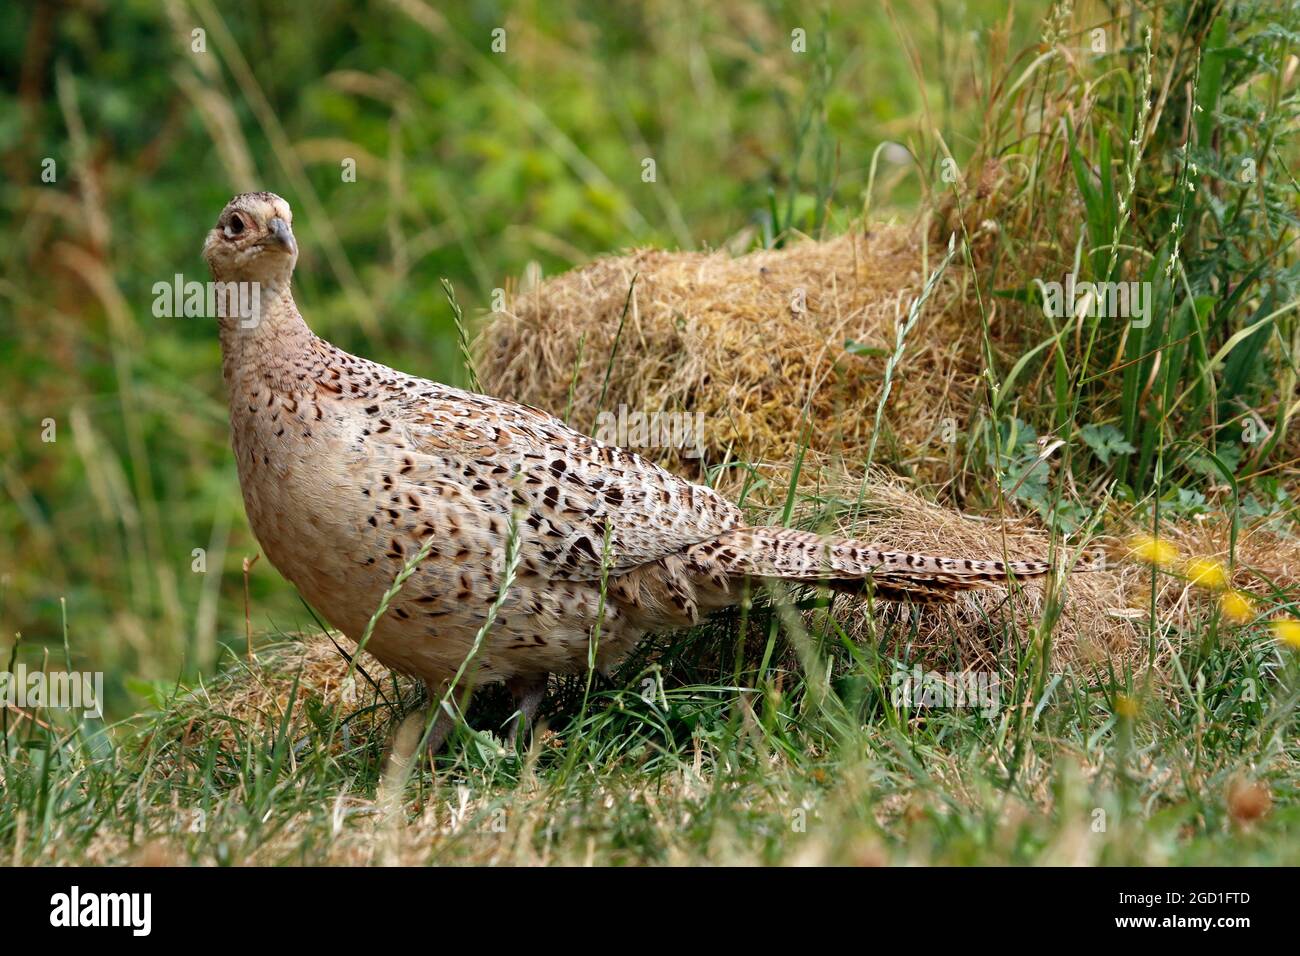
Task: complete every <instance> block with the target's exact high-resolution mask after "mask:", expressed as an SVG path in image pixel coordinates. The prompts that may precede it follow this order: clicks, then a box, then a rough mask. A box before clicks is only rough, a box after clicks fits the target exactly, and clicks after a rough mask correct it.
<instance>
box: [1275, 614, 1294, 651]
mask: <svg viewBox="0 0 1300 956" xmlns="http://www.w3.org/2000/svg"><path fill="white" fill-rule="evenodd" d="M1273 636H1274V637H1276V638H1277V639H1278V640H1279V641H1281V642H1282V643H1283V644H1285V645H1286V646H1287V647H1289V648H1291V649H1292V650H1293V651H1300V621H1292V620H1282V621H1274V622H1273Z"/></svg>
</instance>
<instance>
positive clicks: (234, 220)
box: [226, 213, 244, 236]
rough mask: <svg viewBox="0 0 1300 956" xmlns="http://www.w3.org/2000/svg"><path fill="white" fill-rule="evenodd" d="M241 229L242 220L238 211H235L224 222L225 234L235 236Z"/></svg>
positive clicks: (242, 226) (242, 229) (242, 228)
mask: <svg viewBox="0 0 1300 956" xmlns="http://www.w3.org/2000/svg"><path fill="white" fill-rule="evenodd" d="M243 231H244V220H243V218H242V217H241V216H240V215H239V214H238V213H235V214H234V215H232V216H231V217H230V221H229V222H227V223H226V235H227V236H237V235H239V234H240V233H242V232H243Z"/></svg>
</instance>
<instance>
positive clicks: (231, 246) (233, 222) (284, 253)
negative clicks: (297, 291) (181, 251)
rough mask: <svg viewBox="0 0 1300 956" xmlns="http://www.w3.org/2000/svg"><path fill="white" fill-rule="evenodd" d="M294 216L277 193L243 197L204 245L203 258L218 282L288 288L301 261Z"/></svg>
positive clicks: (223, 212)
mask: <svg viewBox="0 0 1300 956" xmlns="http://www.w3.org/2000/svg"><path fill="white" fill-rule="evenodd" d="M292 227H293V211H292V210H291V209H290V208H289V204H288V203H287V202H285V201H284V200H283V199H281V198H280V197H279V196H277V195H275V194H274V193H243V194H242V195H239V196H236V197H235V198H234V199H232V200H230V202H228V203H227V204H226V208H225V209H223V210H221V215H220V216H219V217H218V218H217V224H216V225H215V226H213V227H212V230H211V231H210V232H209V233H208V236H207V239H206V240H205V241H204V243H203V258H204V259H206V260H207V262H208V267H209V268H210V269H211V270H212V277H213V278H214V279H216V280H217V281H218V282H257V283H260V284H261V285H262V286H266V287H269V289H270V290H272V291H276V290H281V289H287V288H288V287H289V279H290V277H291V276H292V275H293V267H294V264H295V263H296V262H297V261H298V242H297V240H296V239H294V237H293V228H292Z"/></svg>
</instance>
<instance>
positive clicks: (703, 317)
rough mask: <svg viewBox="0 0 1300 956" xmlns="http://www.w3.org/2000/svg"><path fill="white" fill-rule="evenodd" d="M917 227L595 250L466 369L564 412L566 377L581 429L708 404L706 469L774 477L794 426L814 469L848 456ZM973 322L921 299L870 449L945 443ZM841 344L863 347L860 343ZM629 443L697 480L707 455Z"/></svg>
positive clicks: (973, 338)
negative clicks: (623, 409) (607, 415)
mask: <svg viewBox="0 0 1300 956" xmlns="http://www.w3.org/2000/svg"><path fill="white" fill-rule="evenodd" d="M922 237H923V233H922V232H921V231H920V230H918V229H913V228H904V227H901V226H878V227H872V229H871V230H869V231H866V232H862V231H853V232H850V233H849V234H846V235H843V236H840V237H838V238H835V239H831V240H828V241H826V242H817V241H814V240H804V241H802V242H797V243H795V244H793V245H791V246H790V247H788V248H785V249H774V250H765V251H759V252H753V253H749V254H747V255H743V256H739V257H732V256H731V255H729V254H728V253H726V252H721V251H719V252H710V253H703V252H661V251H653V250H640V251H636V252H632V253H629V254H627V255H625V256H617V257H615V256H611V257H606V258H602V259H598V260H596V261H595V262H593V263H591V264H590V265H587V266H584V267H583V268H580V269H576V270H574V271H572V272H568V273H565V274H564V275H560V276H556V277H554V278H551V279H548V280H546V281H544V282H542V283H540V284H537V285H534V286H533V287H532V288H530V289H527V290H524V291H522V292H521V293H520V294H518V295H517V296H516V297H515V298H514V300H513V302H512V303H511V309H510V311H508V312H505V313H501V314H499V315H497V316H495V317H494V320H493V321H492V322H490V323H489V324H488V325H487V327H486V328H485V329H484V330H483V332H482V334H481V335H480V337H479V340H478V342H477V343H476V345H477V348H476V351H477V366H478V373H479V376H480V379H481V380H482V383H483V387H484V389H485V390H486V391H488V392H489V393H491V394H497V395H506V396H510V397H511V398H513V399H515V400H518V401H523V402H527V403H529V404H532V405H536V406H538V407H541V408H545V409H547V410H550V411H553V412H555V413H556V414H563V413H564V411H565V409H566V408H569V407H570V397H569V390H570V387H571V384H572V386H573V396H572V402H571V410H570V412H569V416H568V418H569V423H570V424H571V425H573V426H574V427H575V428H578V429H580V430H591V429H592V428H593V427H594V425H595V423H596V418H597V414H598V413H599V412H600V411H602V410H604V411H614V410H616V409H617V408H618V406H619V405H620V404H622V405H626V406H627V408H628V409H629V410H632V411H640V412H644V413H653V412H657V411H677V410H685V411H688V412H690V413H697V412H698V413H702V414H703V423H704V436H703V437H704V447H705V455H704V458H703V464H704V465H705V466H708V465H715V464H718V463H720V462H722V461H724V460H730V461H736V460H739V461H744V462H748V463H751V464H753V465H756V466H758V467H759V468H760V469H761V470H762V472H763V473H764V474H765V475H768V476H769V477H778V478H779V476H783V475H784V474H785V473H786V472H787V471H788V469H789V468H790V465H791V463H792V462H793V461H794V460H795V459H796V458H797V456H798V450H799V446H800V442H801V436H802V435H803V434H804V430H805V428H808V429H810V433H809V448H810V455H811V463H813V464H819V463H827V462H831V461H834V460H838V459H844V460H846V461H848V462H850V463H854V464H857V463H860V462H861V461H862V460H863V459H864V458H865V456H866V451H867V446H868V444H869V442H870V438H871V425H872V421H873V417H874V415H875V409H876V404H877V402H878V400H879V397H880V391H881V385H882V382H883V373H884V365H885V355H886V354H888V353H890V352H892V351H893V349H894V344H895V326H896V323H897V322H898V321H899V319H900V318H902V317H903V316H905V315H906V312H907V308H908V305H909V304H910V302H911V300H912V299H913V298H914V297H915V296H916V294H917V292H918V290H919V288H920V286H921V284H922V281H923V272H924V269H925V267H926V261H925V260H926V254H927V251H926V249H925V247H924V243H923V238H922ZM933 252H934V250H933V249H931V250H930V259H931V262H930V263H929V265H930V266H931V267H932V266H933V259H934V258H935V256H934V255H933ZM634 276H635V277H636V285H635V289H634V290H633V294H632V300H631V305H630V308H629V309H628V314H627V318H626V322H625V324H624V328H623V331H622V335H621V337H619V331H618V330H619V324H620V316H621V314H622V311H623V307H624V303H625V301H626V300H627V294H628V288H629V286H630V285H631V283H632V279H633V277H634ZM949 284H950V285H952V284H954V283H949ZM954 295H955V292H954V290H953V289H952V288H950V289H948V290H947V291H946V292H945V293H944V294H943V295H940V294H938V293H936V296H935V298H936V300H939V302H940V303H942V302H943V301H947V300H951V299H952V298H953V296H954ZM975 331H976V330H975V329H973V328H972V327H971V326H970V325H969V323H965V322H963V321H961V320H960V319H959V318H958V317H957V313H956V312H954V311H952V310H947V309H944V308H942V306H941V304H940V306H939V307H936V308H929V309H927V310H926V311H925V313H924V314H923V316H922V319H921V322H920V324H919V325H918V326H917V328H916V329H915V331H914V333H913V335H912V340H911V341H910V342H908V345H907V352H906V355H905V358H904V361H903V364H902V366H901V370H900V373H899V374H898V375H897V376H896V378H895V381H894V383H893V391H892V393H891V395H890V400H889V404H888V408H887V409H886V417H885V429H886V432H887V437H886V438H885V439H884V440H883V441H882V442H881V448H882V449H884V448H888V447H890V446H891V445H893V446H896V448H898V449H902V452H901V453H902V456H903V457H917V458H925V457H927V455H930V454H933V453H934V450H935V449H937V448H940V447H941V446H940V443H939V434H940V431H941V429H942V423H943V421H944V419H946V418H954V419H956V420H957V421H959V422H961V421H963V420H964V418H965V415H966V410H967V409H968V408H969V406H970V403H971V396H972V395H973V393H974V387H975V375H976V372H977V370H978V368H979V362H978V356H977V354H976V352H977V349H978V335H977V334H974V333H975ZM616 338H618V344H617V354H616V355H615V361H614V362H613V364H612V368H610V356H611V354H613V353H614V352H615V339H616ZM847 342H855V343H859V344H860V345H862V346H864V347H866V348H867V349H870V350H871V351H869V352H866V353H862V354H854V353H852V352H850V351H848V350H846V348H845V345H846V343H847ZM607 368H608V369H610V375H609V384H608V391H607V394H606V395H605V401H604V405H603V406H600V400H601V395H602V391H603V390H604V389H605V384H604V383H605V374H606V369H607ZM575 372H576V381H575ZM598 406H599V407H598ZM640 450H641V451H642V452H643V453H644V454H646V455H647V457H651V458H656V459H657V460H659V461H660V462H662V463H664V464H667V465H669V466H670V467H674V468H676V469H677V470H679V471H684V472H686V473H693V474H694V475H695V476H696V477H698V476H699V474H700V464H701V463H700V462H699V461H696V460H693V459H691V458H687V457H684V456H682V455H681V454H680V453H679V452H678V451H676V450H672V449H654V448H650V449H640ZM738 480H739V479H738V478H737V477H732V476H724V477H723V479H722V481H721V484H722V485H723V486H724V487H728V486H734V484H735V483H736V482H737V481H738Z"/></svg>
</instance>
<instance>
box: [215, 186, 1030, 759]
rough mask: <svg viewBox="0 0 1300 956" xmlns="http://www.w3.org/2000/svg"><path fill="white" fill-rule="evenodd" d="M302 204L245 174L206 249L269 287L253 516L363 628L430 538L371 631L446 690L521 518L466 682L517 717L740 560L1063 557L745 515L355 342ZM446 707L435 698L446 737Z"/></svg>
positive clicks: (242, 431)
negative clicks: (332, 314) (344, 342)
mask: <svg viewBox="0 0 1300 956" xmlns="http://www.w3.org/2000/svg"><path fill="white" fill-rule="evenodd" d="M292 222H293V214H292V212H291V211H290V209H289V204H288V203H286V202H285V201H284V200H283V199H281V198H280V197H279V196H275V195H273V194H271V193H265V192H260V193H245V194H244V195H241V196H236V197H235V198H234V199H232V200H231V201H230V203H229V204H228V205H227V206H226V208H225V209H224V210H222V213H221V216H220V218H219V219H218V220H217V224H216V226H215V228H213V229H212V231H211V232H209V233H208V236H207V240H206V242H205V243H204V247H203V254H204V258H205V259H206V260H207V262H208V265H209V266H210V268H211V270H212V275H213V278H214V279H216V280H217V281H218V282H221V283H231V282H237V283H249V284H255V285H253V286H252V288H255V289H256V290H257V292H258V295H257V296H256V298H254V299H253V301H255V302H257V303H258V304H259V306H260V308H259V310H258V313H257V314H256V315H252V316H244V317H241V316H238V315H233V314H232V315H229V316H227V317H222V318H220V332H221V352H222V373H223V377H224V379H225V383H226V388H227V390H228V392H229V396H230V424H231V431H232V434H233V446H234V452H235V456H236V459H237V460H238V469H239V482H240V486H241V488H242V490H243V496H244V505H245V508H246V509H247V512H248V520H249V523H250V525H251V526H252V529H253V532H254V534H255V535H256V536H257V539H258V541H259V542H260V543H261V545H262V548H263V549H264V550H265V552H266V555H267V557H268V558H269V559H270V561H271V563H272V564H274V565H275V567H276V568H277V569H279V571H280V572H281V573H282V574H283V575H284V576H285V577H286V578H288V579H289V580H290V581H292V582H293V583H294V584H295V585H296V586H297V588H298V590H299V591H300V592H301V593H302V595H303V596H304V597H305V598H306V599H307V600H308V601H309V602H310V603H311V604H312V605H313V606H315V607H316V608H317V609H318V610H319V611H320V612H321V614H323V615H324V617H325V618H326V619H327V620H328V621H329V622H330V623H331V624H332V625H334V626H335V627H337V628H338V629H339V630H341V631H342V632H343V633H344V634H346V635H347V636H348V637H349V638H350V639H351V640H353V641H358V640H359V639H360V638H361V637H362V635H363V633H364V631H365V628H366V625H367V622H368V621H369V619H370V617H371V615H372V614H373V613H374V611H375V609H376V607H377V606H378V604H379V602H380V600H381V597H382V595H383V594H384V593H385V591H387V590H388V589H389V588H390V587H391V585H392V584H393V580H394V576H395V575H396V574H397V572H398V571H399V570H400V569H401V568H402V567H403V565H404V564H405V563H406V562H408V561H409V560H410V559H411V558H412V557H413V556H414V555H416V554H417V552H418V551H419V550H420V548H421V547H422V545H425V544H427V543H429V539H430V538H432V539H433V540H432V546H431V548H430V550H429V551H428V553H427V556H426V557H425V558H424V559H423V560H422V561H421V562H420V563H419V565H418V567H417V568H416V570H415V571H414V573H413V574H412V576H411V577H410V578H409V579H408V580H407V581H406V582H405V584H404V586H403V587H402V588H401V590H400V591H399V593H398V594H397V596H396V598H395V599H394V600H393V601H392V603H391V604H390V606H389V608H388V611H387V613H385V614H384V615H383V617H382V618H381V619H380V620H379V622H378V624H377V625H376V627H375V629H374V631H373V633H372V636H371V638H370V640H369V643H368V645H367V650H369V651H370V652H371V653H373V654H374V656H375V657H377V658H378V659H379V660H380V661H382V662H383V663H384V664H386V665H388V666H389V667H392V668H395V669H397V670H400V671H403V672H406V673H409V674H412V675H415V676H418V677H419V678H422V679H423V680H424V681H425V682H426V684H427V685H428V686H429V688H430V692H431V693H433V694H441V692H442V690H443V688H444V687H445V686H446V685H447V682H448V681H450V680H451V678H452V677H453V675H454V674H455V673H456V672H457V670H458V668H460V667H461V665H462V663H463V662H464V661H465V659H466V657H467V655H469V653H470V650H471V647H472V645H473V643H474V639H475V636H476V635H477V634H478V632H479V630H480V628H482V626H483V624H484V622H485V620H486V617H487V614H488V609H489V607H490V606H491V605H492V604H493V603H494V602H496V601H498V599H499V596H500V594H501V591H502V587H503V583H505V580H506V578H507V570H508V569H507V567H506V564H507V547H508V542H509V540H510V538H511V534H512V528H513V533H514V534H515V536H516V537H515V540H516V542H517V544H516V549H515V562H514V571H515V574H514V579H513V581H512V583H510V585H509V587H508V588H506V589H505V594H504V597H503V598H502V599H501V603H500V608H499V615H498V617H497V619H496V620H495V622H494V623H493V624H492V626H491V629H490V631H489V632H488V635H487V637H486V639H485V641H484V642H483V644H482V646H481V648H480V649H479V652H478V653H477V654H476V655H475V656H474V658H473V660H472V661H471V662H470V666H469V668H468V669H467V670H466V672H465V680H466V681H467V682H468V684H469V686H475V685H477V684H482V683H488V682H495V681H504V682H505V683H506V684H507V686H508V687H509V689H510V691H511V692H512V693H513V694H514V696H515V700H516V703H517V705H518V710H519V714H520V716H521V718H522V720H523V721H524V722H525V724H531V722H532V719H533V717H534V715H535V713H536V711H537V708H538V706H539V704H540V703H541V701H542V697H543V695H544V693H545V690H546V683H547V677H548V675H549V674H551V673H565V672H568V673H573V672H581V671H585V670H586V668H587V666H588V646H589V641H590V640H591V638H592V635H593V632H595V631H596V628H597V625H598V622H599V631H598V636H597V639H596V645H597V646H596V654H595V661H596V664H597V666H598V667H600V668H602V669H605V668H608V667H609V666H611V665H612V664H614V663H616V662H617V661H618V660H619V659H620V658H622V657H623V656H624V655H626V654H627V653H628V651H629V650H631V649H632V648H633V647H634V646H635V645H636V644H637V642H639V641H640V640H641V639H642V638H643V637H644V636H645V635H646V634H647V633H649V632H652V631H657V630H664V629H671V628H676V627H682V626H686V625H690V624H693V623H695V622H696V621H697V620H699V618H700V617H701V615H704V614H707V613H709V612H710V611H713V610H716V609H718V608H721V607H724V606H726V605H728V604H732V603H734V602H736V601H737V600H738V599H739V594H740V588H739V584H740V582H741V581H742V580H743V579H744V578H745V577H747V576H752V577H759V578H775V579H782V580H786V581H795V582H826V583H828V584H830V585H833V586H837V587H858V588H861V587H862V586H863V584H864V582H865V581H866V580H867V579H870V580H871V581H872V582H873V583H874V587H875V590H876V593H877V594H879V595H881V596H885V597H891V598H906V597H908V596H918V597H921V598H929V599H935V598H939V599H942V598H945V597H948V596H951V595H952V594H955V593H956V592H959V591H963V590H966V589H970V588H980V587H987V586H990V585H993V584H997V583H1004V582H1006V581H1007V579H1008V578H1009V577H1012V576H1014V577H1016V578H1028V577H1037V576H1042V575H1045V574H1047V573H1048V572H1049V571H1050V570H1051V568H1050V565H1048V564H1047V563H1045V562H1042V561H1013V562H1009V563H1003V562H1001V561H975V560H967V559H962V558H946V557H930V556H926V555H919V554H908V553H904V552H898V551H888V550H882V549H880V548H878V547H876V546H873V545H870V544H866V543H864V542H861V541H854V540H849V539H842V538H826V537H821V536H818V535H815V534H810V533H807V532H803V531H796V530H792V529H789V528H769V527H751V526H748V525H746V524H745V520H744V517H743V516H742V514H741V512H740V509H738V508H737V507H736V506H735V505H733V504H732V503H730V502H729V501H727V500H725V499H724V498H722V497H721V496H719V495H718V494H717V493H715V492H714V491H713V490H711V489H709V488H706V487H703V486H700V485H695V484H692V483H690V482H688V481H685V480H683V479H681V478H679V477H677V476H675V475H673V474H671V473H669V472H667V471H665V470H664V469H662V468H660V467H658V466H657V465H654V464H652V463H650V462H648V461H646V460H645V459H643V458H641V457H639V456H638V455H635V454H633V453H631V452H628V451H624V450H623V449H621V448H615V447H612V446H610V445H607V444H604V443H602V442H599V441H595V440H593V439H591V438H588V437H587V436H586V435H583V434H581V433H579V432H576V431H574V430H573V429H572V428H569V427H568V426H566V425H565V424H564V423H563V422H561V421H560V420H559V419H557V418H554V417H552V416H551V415H548V414H547V413H545V412H543V411H540V410H538V409H536V408H531V407H528V406H524V405H518V404H515V403H514V402H508V401H505V400H503V399H499V398H491V397H489V396H486V395H476V394H473V393H470V392H465V391H461V390H460V389H456V388H450V387H448V386H445V385H439V384H437V383H435V382H430V381H426V380H424V379H421V378H416V377H414V376H411V375H405V374H403V373H402V372H398V371H395V370H394V369H391V368H387V367H386V366H383V365H379V364H377V363H375V362H371V361H367V360H366V359H363V358H358V357H357V356H355V355H350V354H348V353H347V352H344V351H342V350H340V349H338V348H335V347H334V346H333V345H331V344H330V343H328V342H326V341H324V340H322V339H320V338H318V337H317V336H315V335H314V334H312V332H311V330H310V329H308V328H307V325H306V324H305V323H304V322H303V319H302V316H301V315H300V314H299V312H298V308H297V306H296V305H295V304H294V300H293V296H292V294H291V291H290V280H291V277H292V275H293V269H294V265H295V263H296V262H297V258H298V248H297V243H296V241H295V239H294V236H293V231H292V228H291V226H292ZM602 582H603V585H602ZM602 586H603V588H604V591H605V595H606V598H605V600H604V601H602V599H601V592H602ZM435 699H436V698H435ZM450 726H451V723H450V719H449V718H447V717H446V715H445V714H440V715H439V718H438V720H437V722H436V723H435V726H434V730H433V733H432V739H431V741H430V745H431V747H432V748H434V749H437V748H438V747H439V746H440V745H441V743H442V741H443V739H444V737H445V735H446V733H447V731H448V730H449V729H450Z"/></svg>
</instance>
